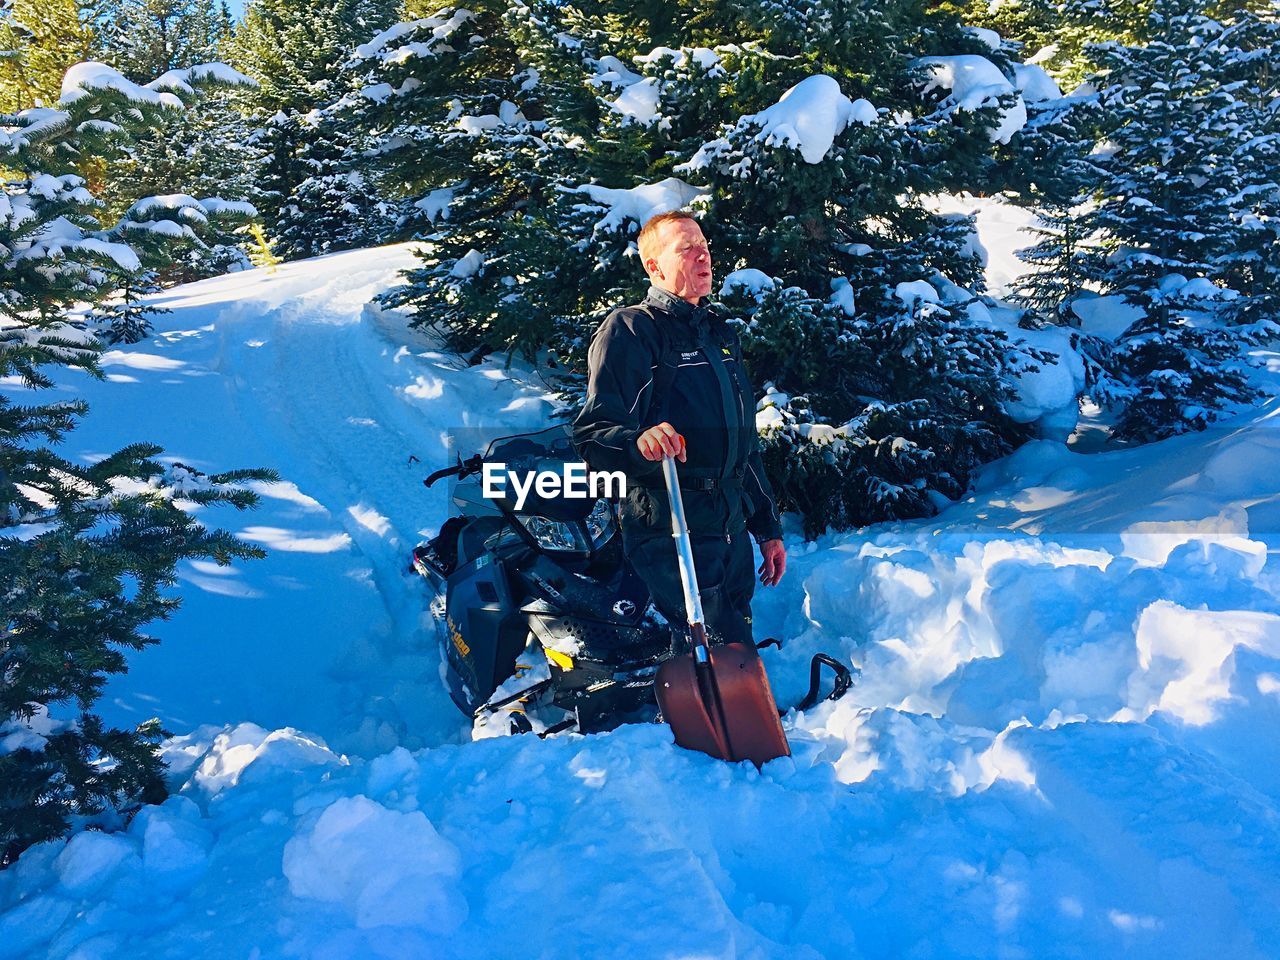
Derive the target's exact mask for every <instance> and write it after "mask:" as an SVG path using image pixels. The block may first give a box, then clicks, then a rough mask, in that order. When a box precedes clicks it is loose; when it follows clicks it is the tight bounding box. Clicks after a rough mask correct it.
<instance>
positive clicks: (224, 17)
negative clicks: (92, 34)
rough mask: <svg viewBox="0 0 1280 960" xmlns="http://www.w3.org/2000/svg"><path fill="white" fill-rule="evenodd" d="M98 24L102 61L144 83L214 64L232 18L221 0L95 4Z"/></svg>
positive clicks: (116, 0) (138, 0) (103, 0)
mask: <svg viewBox="0 0 1280 960" xmlns="http://www.w3.org/2000/svg"><path fill="white" fill-rule="evenodd" d="M98 23H99V26H98V42H99V44H100V45H101V48H102V50H103V53H104V56H103V57H102V59H103V60H104V62H106V63H109V64H111V66H113V67H115V68H116V69H117V70H119V71H120V72H121V73H123V74H124V75H125V76H126V77H128V78H129V79H130V80H135V81H145V80H149V79H151V78H153V77H158V76H160V75H161V74H163V73H164V72H165V71H167V70H180V69H185V68H187V67H193V66H195V65H196V64H199V63H210V62H212V61H214V60H217V59H218V56H219V53H220V47H221V45H222V43H223V41H225V40H226V39H227V38H228V37H229V36H230V33H231V26H232V18H231V11H230V10H229V9H228V7H227V4H226V0H101V3H100V6H99V9H98Z"/></svg>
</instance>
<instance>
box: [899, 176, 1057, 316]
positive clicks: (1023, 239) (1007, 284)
mask: <svg viewBox="0 0 1280 960" xmlns="http://www.w3.org/2000/svg"><path fill="white" fill-rule="evenodd" d="M921 199H922V201H923V203H924V205H925V206H926V207H927V208H928V209H929V210H931V211H932V212H934V213H938V214H944V215H951V214H960V213H962V214H966V215H969V214H972V215H974V216H975V217H976V222H975V227H976V229H977V233H978V235H977V241H978V245H979V246H980V247H981V250H982V252H983V256H984V258H985V273H986V281H987V290H988V292H990V293H991V294H992V295H993V296H996V297H1004V296H1007V295H1008V294H1009V293H1010V291H1011V290H1012V289H1013V287H1014V286H1015V285H1016V283H1017V281H1018V279H1019V278H1020V277H1022V276H1023V275H1024V274H1026V273H1027V271H1028V269H1029V268H1028V265H1027V264H1026V263H1024V262H1023V261H1021V260H1019V259H1018V255H1017V251H1018V250H1020V249H1023V248H1025V247H1028V246H1031V244H1032V242H1033V240H1034V235H1033V234H1031V232H1030V231H1031V228H1032V227H1034V226H1036V225H1037V223H1038V221H1037V219H1036V216H1035V214H1034V213H1032V212H1031V211H1030V210H1028V209H1027V208H1026V207H1022V206H1018V205H1017V204H1015V203H1012V202H1010V201H1009V200H1007V199H1005V198H1004V197H1001V196H998V195H997V196H991V197H975V196H973V195H972V194H968V193H959V194H935V195H933V196H928V197H922V198H921Z"/></svg>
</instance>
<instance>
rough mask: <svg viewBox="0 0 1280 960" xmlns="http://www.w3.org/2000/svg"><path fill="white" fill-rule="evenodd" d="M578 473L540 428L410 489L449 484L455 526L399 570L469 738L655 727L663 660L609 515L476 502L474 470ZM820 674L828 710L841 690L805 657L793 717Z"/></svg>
mask: <svg viewBox="0 0 1280 960" xmlns="http://www.w3.org/2000/svg"><path fill="white" fill-rule="evenodd" d="M578 462H580V460H579V458H578V456H577V453H576V451H575V450H574V448H573V445H572V443H571V442H570V439H569V431H568V429H567V428H566V427H565V426H554V427H550V428H547V429H546V430H541V431H538V432H536V433H531V434H522V435H518V436H510V437H500V438H498V439H497V440H494V441H493V442H492V443H490V444H489V445H488V447H487V448H486V450H485V452H484V453H483V454H476V455H474V456H472V457H470V458H469V459H467V460H465V461H464V460H461V459H459V462H458V463H457V464H456V465H455V466H452V467H448V468H446V469H443V470H438V471H436V472H435V473H433V474H432V475H431V476H430V477H428V478H427V479H426V481H424V482H425V483H426V485H427V486H428V487H430V486H432V485H433V484H435V483H436V482H437V481H439V480H442V479H445V478H448V477H453V478H456V481H457V482H456V483H455V485H454V487H453V491H452V499H453V502H454V504H455V505H456V506H457V507H458V508H459V510H460V511H461V515H460V516H456V517H451V518H450V519H448V520H447V521H446V522H445V524H444V526H443V527H442V528H441V530H440V532H439V533H438V534H437V535H436V536H435V537H433V538H432V539H431V540H429V541H427V542H426V543H424V544H421V545H419V546H418V547H416V548H414V551H413V569H414V570H416V571H417V572H418V573H420V574H421V575H422V576H423V577H424V578H425V579H426V580H427V582H428V583H430V585H431V589H432V598H431V601H430V612H431V615H432V618H433V620H434V622H435V626H436V631H437V637H438V640H439V643H440V648H441V656H442V659H443V661H444V671H443V672H444V678H445V683H446V685H447V686H448V689H449V694H450V696H451V697H452V698H453V701H454V703H455V704H457V706H458V708H459V709H460V710H461V711H462V712H463V713H464V714H466V715H467V716H469V717H472V718H473V721H474V727H473V735H474V736H475V737H476V738H483V737H489V736H503V735H507V734H513V733H529V732H533V733H537V734H538V735H539V736H548V735H550V734H554V733H558V732H561V731H567V730H572V731H576V732H579V733H594V732H599V731H602V730H609V729H612V728H614V727H616V726H618V725H619V724H621V723H626V722H649V721H653V720H655V719H657V718H658V708H657V704H656V700H655V697H654V692H653V680H654V675H655V674H656V673H657V670H658V667H659V665H660V664H661V663H662V662H663V661H664V660H666V659H667V658H669V657H670V656H671V654H672V635H671V626H670V625H669V624H668V623H667V622H666V621H665V620H664V619H663V617H662V615H661V614H660V613H659V612H658V611H657V609H656V608H655V607H654V606H653V605H652V603H651V602H650V598H649V593H648V589H647V588H646V587H645V584H644V582H643V581H642V580H641V579H640V577H639V576H638V575H637V574H636V573H635V572H634V571H633V570H632V569H631V567H630V565H629V564H627V562H626V560H625V558H624V556H623V551H622V534H621V531H620V529H619V527H618V516H617V509H618V507H617V502H616V501H613V502H611V501H609V500H606V499H603V498H602V499H598V500H590V499H571V498H566V497H554V498H545V497H541V496H538V495H537V493H536V491H535V490H534V489H532V488H531V489H530V490H529V491H528V495H527V499H526V500H525V502H524V503H523V504H522V506H521V508H520V509H517V508H516V503H515V500H514V499H513V498H511V497H507V498H493V499H490V498H487V497H485V496H484V495H483V492H482V485H481V482H480V477H481V474H482V470H483V467H484V464H485V463H505V464H506V466H507V469H508V470H512V471H521V472H523V471H536V470H552V471H555V472H556V473H560V472H561V471H562V468H563V466H564V464H565V463H578ZM768 643H777V641H765V643H764V644H761V646H764V645H766V644H768ZM824 663H825V664H827V665H828V666H830V667H832V668H833V669H834V670H835V671H836V689H835V691H834V692H833V694H832V695H831V696H830V697H829V698H828V699H835V698H836V697H838V696H840V695H842V694H843V693H844V692H845V691H846V690H847V689H848V687H849V684H850V682H851V680H850V676H849V671H848V670H847V669H846V668H845V667H844V666H843V665H842V664H839V663H838V662H836V661H835V660H832V659H831V658H830V657H827V656H825V655H823V654H819V655H818V656H817V657H815V658H814V662H813V664H812V670H811V688H810V691H809V695H808V696H807V697H806V698H805V701H804V703H802V704H801V705H800V708H801V709H806V708H807V707H808V706H810V705H812V704H813V703H814V702H816V700H817V693H818V680H819V673H820V671H821V664H824Z"/></svg>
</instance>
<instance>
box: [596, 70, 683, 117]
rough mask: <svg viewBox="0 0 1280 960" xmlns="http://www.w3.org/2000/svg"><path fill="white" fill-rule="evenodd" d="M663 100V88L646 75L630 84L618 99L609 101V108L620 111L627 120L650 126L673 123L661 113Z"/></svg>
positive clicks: (616, 111)
mask: <svg viewBox="0 0 1280 960" xmlns="http://www.w3.org/2000/svg"><path fill="white" fill-rule="evenodd" d="M661 100H662V89H661V88H660V87H659V85H658V81H657V80H656V79H654V78H653V77H645V78H644V79H643V80H640V81H638V82H636V83H633V84H630V85H628V86H627V87H626V88H625V89H624V90H623V91H622V93H621V94H619V95H618V97H617V99H615V100H610V101H609V108H610V109H611V110H613V111H614V112H615V113H620V114H622V116H623V117H624V118H625V119H626V121H627V122H631V123H639V124H641V125H643V126H650V125H652V124H654V123H658V125H659V127H666V126H670V125H671V121H670V120H668V119H667V118H666V117H663V116H662V115H661V113H659V110H658V108H659V106H660V104H661Z"/></svg>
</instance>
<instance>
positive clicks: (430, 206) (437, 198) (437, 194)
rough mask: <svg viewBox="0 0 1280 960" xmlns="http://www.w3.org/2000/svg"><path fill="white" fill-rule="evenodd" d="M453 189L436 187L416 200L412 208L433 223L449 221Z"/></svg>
mask: <svg viewBox="0 0 1280 960" xmlns="http://www.w3.org/2000/svg"><path fill="white" fill-rule="evenodd" d="M455 189H456V188H455V187H438V188H437V189H435V190H432V191H431V192H430V193H428V194H427V195H426V196H425V197H423V198H422V199H420V200H417V201H416V202H415V203H414V206H415V207H417V208H418V209H419V210H421V211H422V212H423V213H425V214H426V215H427V219H428V220H431V221H433V222H434V221H435V220H436V219H437V218H439V219H440V220H448V219H449V204H451V203H453V195H454V190H455Z"/></svg>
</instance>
